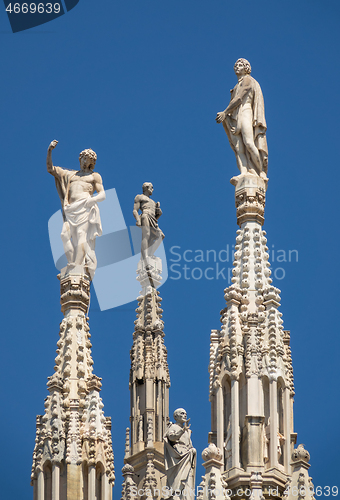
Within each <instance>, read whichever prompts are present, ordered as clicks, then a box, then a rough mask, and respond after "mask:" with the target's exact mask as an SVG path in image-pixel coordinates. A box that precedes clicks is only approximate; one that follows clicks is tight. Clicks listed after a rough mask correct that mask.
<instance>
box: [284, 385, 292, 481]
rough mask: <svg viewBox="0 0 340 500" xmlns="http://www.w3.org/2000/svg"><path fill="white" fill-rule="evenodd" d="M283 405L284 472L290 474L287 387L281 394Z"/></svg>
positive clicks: (288, 391)
mask: <svg viewBox="0 0 340 500" xmlns="http://www.w3.org/2000/svg"><path fill="white" fill-rule="evenodd" d="M283 405H284V437H285V443H284V467H285V471H286V472H287V473H288V474H290V473H291V466H290V455H291V446H290V428H291V423H290V420H291V417H290V390H289V389H288V387H286V388H285V390H284V394H283Z"/></svg>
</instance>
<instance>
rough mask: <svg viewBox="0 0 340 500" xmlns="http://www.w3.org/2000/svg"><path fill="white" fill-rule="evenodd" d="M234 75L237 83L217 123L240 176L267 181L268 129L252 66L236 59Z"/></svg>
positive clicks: (218, 115) (259, 88)
mask: <svg viewBox="0 0 340 500" xmlns="http://www.w3.org/2000/svg"><path fill="white" fill-rule="evenodd" d="M234 71H235V73H236V76H237V80H238V82H237V84H236V86H235V87H234V88H233V90H231V91H230V92H231V99H230V103H229V105H228V107H227V108H226V109H225V110H224V111H221V112H220V113H217V116H216V122H217V123H223V127H224V130H225V131H226V134H227V136H228V139H229V143H230V146H231V148H232V149H233V151H234V153H235V156H236V163H237V166H238V168H239V170H240V172H241V175H242V174H247V173H251V174H254V175H259V176H260V177H262V178H263V179H264V180H267V170H268V147H267V139H266V130H267V125H266V119H265V116H264V101H263V95H262V90H261V87H260V85H259V84H258V82H257V81H256V80H255V79H254V78H253V77H252V76H250V73H251V66H250V63H249V62H248V61H247V60H246V59H238V60H237V61H236V63H235V65H234Z"/></svg>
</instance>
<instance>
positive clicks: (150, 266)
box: [136, 255, 162, 290]
mask: <svg viewBox="0 0 340 500" xmlns="http://www.w3.org/2000/svg"><path fill="white" fill-rule="evenodd" d="M136 272H137V278H136V279H137V280H138V281H139V282H140V284H141V285H142V287H143V290H144V289H145V288H148V287H150V286H151V287H152V288H158V287H159V286H160V284H161V281H162V276H161V274H162V260H161V259H160V258H159V257H155V256H154V255H152V256H150V257H146V259H141V260H140V261H139V262H138V266H137V271H136Z"/></svg>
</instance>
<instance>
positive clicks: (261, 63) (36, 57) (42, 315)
mask: <svg viewBox="0 0 340 500" xmlns="http://www.w3.org/2000/svg"><path fill="white" fill-rule="evenodd" d="M339 21H340V7H339V3H338V2H336V1H335V0H334V1H330V0H308V1H307V0H299V1H298V2H297V1H296V0H295V1H292V0H287V1H285V2H278V1H273V0H270V1H258V2H253V1H249V0H245V1H244V2H231V1H229V0H228V1H227V0H223V1H222V0H214V1H213V2H212V1H208V0H205V1H202V0H195V1H194V0H184V1H183V0H181V1H179V0H173V1H171V2H170V1H159V0H157V1H156V0H127V1H124V2H118V1H113V0H100V2H98V1H90V0H80V2H79V4H78V5H77V6H76V7H75V8H74V9H73V10H72V11H70V12H69V13H68V14H66V15H63V16H61V17H60V18H58V19H56V20H54V21H52V22H50V23H48V24H45V25H43V26H40V27H37V28H34V29H31V30H28V31H24V32H20V33H16V34H13V33H12V32H11V29H10V25H9V22H8V19H7V16H6V13H5V10H4V8H3V9H2V11H1V14H0V39H1V42H2V43H1V47H0V52H1V57H0V61H1V99H0V109H1V111H0V120H1V160H2V179H3V184H4V189H3V192H2V193H3V194H2V196H3V210H2V222H1V225H2V240H3V244H2V267H3V271H2V272H3V275H2V276H3V281H2V290H1V294H2V300H1V305H2V348H1V372H2V411H1V417H0V418H1V429H2V448H3V450H5V451H4V452H3V453H2V454H1V460H2V461H3V464H2V468H1V470H2V485H1V498H4V499H6V500H9V499H15V500H28V499H30V498H32V494H33V491H32V489H31V487H30V485H29V482H30V470H31V456H32V451H33V447H34V439H35V416H36V414H41V413H42V412H43V410H44V405H43V402H44V398H45V397H46V395H47V388H46V381H47V377H48V376H49V375H52V373H53V366H54V357H55V349H56V342H57V340H58V331H59V322H60V321H61V318H62V314H61V312H60V306H59V282H58V280H57V278H56V274H57V271H56V269H55V267H54V264H53V260H52V255H51V250H50V246H49V240H48V232H47V222H48V219H49V217H50V216H51V215H52V214H53V213H54V212H55V211H56V210H58V209H59V207H60V204H59V199H58V195H57V192H56V190H55V186H54V181H53V178H52V177H50V176H49V175H48V174H47V172H46V166H45V156H46V149H47V147H48V145H49V143H50V141H51V140H52V139H58V140H59V144H58V146H57V149H56V150H55V154H54V159H55V162H56V164H58V165H60V166H63V167H69V168H78V155H79V152H80V151H81V150H83V149H85V148H88V147H91V148H92V149H94V150H95V151H96V152H97V154H98V161H97V165H96V168H97V170H98V171H99V172H100V173H101V175H102V177H103V181H104V186H105V187H106V188H107V189H108V188H115V189H116V190H117V193H118V197H119V200H120V203H121V206H122V210H123V214H124V217H125V220H126V222H127V223H128V225H133V223H134V220H133V217H132V205H133V199H134V196H135V195H136V194H137V193H139V192H140V191H141V185H142V183H143V182H144V181H152V182H153V184H154V188H155V193H154V198H155V199H156V200H159V201H160V202H161V206H162V209H163V216H162V218H161V224H160V225H161V228H162V230H163V231H164V233H165V235H166V239H165V241H164V244H165V248H166V252H167V257H168V264H169V265H171V264H172V262H171V261H170V259H171V258H175V257H174V256H173V255H172V254H171V251H170V249H171V247H173V246H179V247H180V250H178V249H177V251H178V252H180V253H181V254H183V252H184V250H187V249H192V250H196V249H201V250H203V251H204V252H205V251H206V250H209V249H215V250H220V249H222V248H226V245H229V246H230V248H231V246H232V245H233V244H234V242H235V233H236V230H237V225H236V215H235V207H234V189H233V187H232V186H231V185H230V184H229V179H230V177H231V176H233V175H236V174H237V168H236V163H235V158H234V155H233V153H232V151H231V149H230V147H229V144H228V141H227V137H226V135H225V133H224V131H223V129H222V127H221V126H218V125H216V123H215V121H214V118H215V115H216V112H217V111H221V110H222V109H224V108H225V107H226V105H227V103H228V101H229V89H230V88H232V87H233V86H234V85H235V82H236V78H235V75H234V73H233V64H234V62H235V60H236V59H237V58H239V57H245V58H247V59H249V61H250V62H251V65H252V69H253V71H252V74H253V76H254V78H256V79H257V80H258V81H259V82H260V84H261V86H262V90H263V93H264V98H265V106H266V118H267V124H268V135H267V137H268V146H269V178H270V180H269V190H268V194H267V206H266V221H265V226H264V229H265V230H266V231H267V234H268V246H269V248H270V249H271V250H272V249H273V245H274V250H275V251H276V250H284V251H285V252H286V253H287V255H288V251H289V250H297V251H298V262H296V261H295V260H296V258H295V257H294V258H293V261H292V262H277V254H276V253H275V254H274V261H273V259H272V255H271V261H272V265H273V268H274V269H275V268H277V267H282V268H283V269H284V272H285V277H284V279H281V280H274V284H275V285H276V286H278V287H279V288H280V289H281V290H282V306H281V311H282V312H283V320H284V327H285V329H289V330H291V344H292V355H293V365H294V375H295V387H296V396H295V431H296V432H297V433H298V443H304V444H305V446H306V448H307V449H308V450H309V452H310V454H311V464H312V467H311V469H310V471H311V475H312V477H313V482H314V484H315V485H316V486H317V485H320V486H326V485H329V486H333V485H336V484H338V481H339V474H338V471H339V465H340V464H339V452H338V449H339V437H338V432H337V423H338V420H339V410H340V407H339V406H340V405H339V389H338V366H339V327H338V311H339V305H338V304H339V275H338V269H339V222H338V221H339V214H338V184H339V153H338V152H337V149H336V147H335V146H336V145H337V144H338V143H339V137H338V136H339V115H340V106H339V88H338V86H339V76H340V71H339V48H340V46H339V36H340V30H339V25H340V24H339ZM281 255H282V253H281ZM293 255H294V256H295V255H296V254H293ZM182 263H183V264H184V262H182ZM227 264H228V263H227ZM187 265H188V266H189V267H190V269H191V270H192V269H193V267H195V265H194V263H188V264H187ZM200 265H201V267H202V269H203V270H204V269H205V268H206V267H208V265H209V264H207V263H200ZM229 266H231V263H230V262H229ZM177 276H178V275H175V273H171V271H169V279H168V280H167V282H166V283H165V284H164V286H162V288H161V295H162V297H163V306H164V320H165V333H166V337H165V343H166V346H167V348H168V361H169V368H170V376H171V382H172V386H171V390H170V406H171V410H172V411H173V410H174V409H175V408H177V407H179V406H183V407H185V408H186V410H187V412H188V415H189V416H190V417H191V424H192V429H193V442H194V445H195V447H196V448H197V450H198V453H199V457H200V454H201V451H202V450H203V448H204V447H205V446H206V445H207V436H208V432H209V429H210V404H209V401H208V361H209V335H210V330H211V329H215V328H219V325H220V323H219V312H220V310H221V309H222V308H223V307H224V306H225V302H224V298H223V290H224V288H225V287H226V286H227V285H228V283H227V281H226V280H223V278H222V277H220V279H218V280H217V279H214V280H207V279H202V280H194V279H192V278H191V279H188V280H185V279H184V277H182V279H179V280H175V279H172V278H174V277H177ZM280 276H281V275H280ZM135 307H136V303H133V302H132V303H130V304H127V305H125V306H121V307H119V308H116V309H111V310H108V311H105V312H101V311H100V309H99V306H98V303H97V301H96V298H95V296H94V294H93V297H92V305H91V311H90V327H91V333H92V341H93V358H94V372H95V373H96V375H98V376H101V377H103V389H102V397H103V402H104V405H105V407H104V410H105V414H106V415H108V416H112V422H113V425H112V433H113V446H114V453H115V464H116V476H117V486H116V488H115V489H114V498H115V499H116V500H117V499H119V498H120V493H121V472H120V471H121V467H122V465H123V450H124V440H125V428H126V426H127V425H128V423H129V389H128V379H129V368H130V359H129V350H130V347H131V343H132V332H133V327H134V324H133V322H134V319H135V312H134V309H135ZM199 464H201V460H199ZM202 473H203V468H202V467H200V469H199V470H198V477H197V480H198V482H199V480H200V475H201V474H202ZM338 486H339V484H338Z"/></svg>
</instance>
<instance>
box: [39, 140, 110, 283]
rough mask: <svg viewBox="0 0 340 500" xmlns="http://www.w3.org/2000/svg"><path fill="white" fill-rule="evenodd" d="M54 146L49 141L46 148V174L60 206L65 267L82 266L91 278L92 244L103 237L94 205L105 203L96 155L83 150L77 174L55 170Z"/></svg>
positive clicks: (96, 207)
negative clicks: (48, 174) (96, 169)
mask: <svg viewBox="0 0 340 500" xmlns="http://www.w3.org/2000/svg"><path fill="white" fill-rule="evenodd" d="M57 144H58V141H52V142H51V144H50V145H49V147H48V150H47V159H46V163H47V171H48V172H49V173H50V174H52V175H53V176H54V178H55V182H56V187H57V191H58V194H59V197H60V200H61V204H62V212H63V219H64V224H63V228H62V232H61V239H62V242H63V245H64V251H65V255H66V257H67V261H68V268H69V269H71V268H72V267H73V266H83V267H84V269H86V270H87V271H88V273H89V274H90V276H91V278H93V276H94V272H95V270H96V267H97V259H96V254H95V241H96V237H97V236H101V234H102V226H101V221H100V214H99V208H98V205H97V202H99V201H103V200H105V191H104V187H103V182H102V178H101V176H100V175H99V174H98V173H97V172H93V169H94V166H95V163H96V160H97V155H96V153H95V152H94V151H92V149H85V150H84V151H82V152H81V153H80V155H79V162H80V170H79V171H77V170H67V169H64V168H61V167H56V166H54V165H53V163H52V151H53V149H54V148H55V147H56V145H57ZM95 191H97V194H96V195H95V194H94V192H95Z"/></svg>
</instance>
